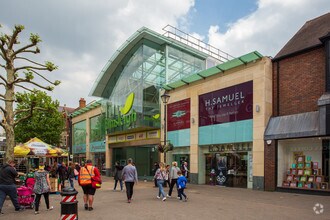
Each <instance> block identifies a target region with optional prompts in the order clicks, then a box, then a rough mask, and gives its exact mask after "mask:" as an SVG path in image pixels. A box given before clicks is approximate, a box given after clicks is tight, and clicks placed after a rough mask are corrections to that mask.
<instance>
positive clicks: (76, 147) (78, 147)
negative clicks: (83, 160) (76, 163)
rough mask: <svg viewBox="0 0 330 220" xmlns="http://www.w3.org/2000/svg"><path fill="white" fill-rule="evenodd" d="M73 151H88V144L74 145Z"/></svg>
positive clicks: (78, 152)
mask: <svg viewBox="0 0 330 220" xmlns="http://www.w3.org/2000/svg"><path fill="white" fill-rule="evenodd" d="M72 152H73V153H74V154H81V153H86V144H82V145H77V146H72Z"/></svg>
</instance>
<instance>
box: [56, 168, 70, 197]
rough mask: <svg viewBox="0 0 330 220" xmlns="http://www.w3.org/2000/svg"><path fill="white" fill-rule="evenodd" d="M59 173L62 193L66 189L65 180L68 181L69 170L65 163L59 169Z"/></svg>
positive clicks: (59, 185)
mask: <svg viewBox="0 0 330 220" xmlns="http://www.w3.org/2000/svg"><path fill="white" fill-rule="evenodd" d="M57 172H58V188H59V191H61V190H62V189H63V188H64V185H65V180H67V179H68V168H67V167H66V164H65V163H64V162H62V163H61V166H59V167H58V169H57Z"/></svg>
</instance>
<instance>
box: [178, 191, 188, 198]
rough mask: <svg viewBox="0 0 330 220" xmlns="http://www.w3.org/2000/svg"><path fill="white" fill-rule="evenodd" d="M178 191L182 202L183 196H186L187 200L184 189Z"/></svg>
mask: <svg viewBox="0 0 330 220" xmlns="http://www.w3.org/2000/svg"><path fill="white" fill-rule="evenodd" d="M178 191H179V197H180V200H182V196H184V198H185V199H186V198H187V196H186V194H184V189H178Z"/></svg>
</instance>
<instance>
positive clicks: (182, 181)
mask: <svg viewBox="0 0 330 220" xmlns="http://www.w3.org/2000/svg"><path fill="white" fill-rule="evenodd" d="M178 176H179V177H178V180H177V183H178V192H179V197H180V201H182V196H184V201H185V202H187V199H188V197H187V195H186V194H185V193H184V189H185V188H186V185H187V178H186V177H185V176H183V175H182V172H181V170H179V171H178Z"/></svg>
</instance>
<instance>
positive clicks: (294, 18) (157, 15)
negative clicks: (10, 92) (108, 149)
mask: <svg viewBox="0 0 330 220" xmlns="http://www.w3.org/2000/svg"><path fill="white" fill-rule="evenodd" d="M1 8H2V9H3V10H2V11H1V13H0V24H2V26H3V27H2V28H0V32H5V33H10V30H11V29H12V28H13V26H14V25H15V24H23V25H24V26H25V28H26V30H25V31H24V32H23V33H22V35H21V38H20V41H21V42H22V43H24V42H26V41H27V39H28V38H29V33H31V32H32V33H38V34H39V35H40V37H41V38H42V40H43V41H42V43H41V45H40V49H41V54H40V55H38V56H37V57H35V58H34V60H36V61H40V62H43V61H45V60H50V61H53V62H54V63H55V64H56V65H58V66H59V69H58V70H57V71H56V72H52V73H51V74H50V73H48V74H45V76H46V77H48V78H50V79H51V80H53V81H54V80H60V81H62V83H61V85H60V86H58V87H56V88H55V90H54V91H53V92H52V93H49V94H50V95H51V96H52V97H53V99H58V100H59V101H60V104H61V105H64V104H66V105H67V106H70V107H77V106H78V102H79V99H80V98H85V99H86V100H87V102H91V101H92V100H95V99H98V98H97V97H89V92H90V90H91V88H92V85H93V83H94V82H95V80H96V78H97V76H98V75H99V73H100V72H101V70H102V68H103V67H104V66H105V65H106V63H107V61H108V60H109V59H110V58H111V56H112V55H113V54H114V53H115V51H116V50H117V49H118V48H119V47H120V46H121V45H122V44H123V43H124V42H125V40H126V39H128V38H129V37H130V36H131V35H132V34H133V33H134V32H135V31H137V30H138V29H139V28H141V27H142V26H145V27H148V28H150V29H152V30H154V31H156V32H159V33H163V30H162V28H163V27H165V26H166V25H167V24H170V25H172V26H175V27H178V28H179V29H182V30H183V31H185V32H187V33H189V34H191V35H193V36H196V37H199V38H200V39H203V40H204V41H205V42H206V43H209V44H211V45H212V46H215V47H217V48H219V49H221V50H222V51H225V52H227V53H229V54H231V55H233V56H236V57H237V56H241V55H244V54H246V53H249V52H251V51H255V50H257V51H258V52H260V53H261V54H263V55H265V56H271V57H274V56H275V55H276V53H277V52H278V51H279V50H280V49H281V48H282V47H283V46H284V45H285V44H286V42H288V41H289V40H290V38H291V37H292V36H293V35H294V34H295V33H296V32H297V31H298V30H299V28H300V27H301V26H302V25H303V24H304V23H305V22H306V21H308V20H310V19H313V18H315V17H318V16H320V15H322V14H325V13H329V12H330V3H329V0H313V1H311V0H287V1H283V0H258V1H253V0H157V1H155V0H120V1H113V0H111V1H110V0H97V1H90V0H70V1H67V0H47V1H45V0H24V1H22V0H10V1H3V2H2V3H1ZM4 9H5V10H4ZM0 62H1V61H0ZM0 74H3V70H1V69H0Z"/></svg>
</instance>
